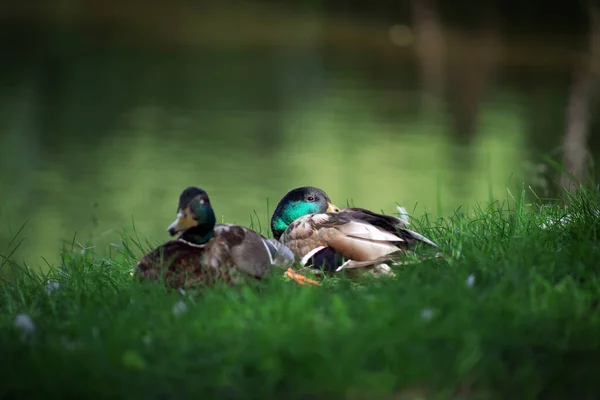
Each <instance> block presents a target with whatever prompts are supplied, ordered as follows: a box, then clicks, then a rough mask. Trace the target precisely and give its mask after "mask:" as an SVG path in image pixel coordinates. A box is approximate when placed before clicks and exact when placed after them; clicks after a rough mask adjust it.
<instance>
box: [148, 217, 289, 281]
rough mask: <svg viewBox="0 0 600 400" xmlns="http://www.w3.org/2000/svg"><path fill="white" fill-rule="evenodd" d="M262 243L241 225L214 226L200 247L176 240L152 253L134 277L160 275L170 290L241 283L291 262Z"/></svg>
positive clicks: (262, 238)
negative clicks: (210, 235) (213, 234)
mask: <svg viewBox="0 0 600 400" xmlns="http://www.w3.org/2000/svg"><path fill="white" fill-rule="evenodd" d="M263 240H264V241H267V239H266V238H264V237H263V236H262V235H260V234H258V233H257V232H254V231H252V230H250V229H247V228H244V227H242V226H238V225H227V224H222V225H216V226H215V236H214V237H213V238H212V239H211V240H209V241H208V243H206V244H205V245H203V246H201V245H196V244H193V245H192V244H190V243H188V242H186V241H183V240H181V239H177V240H172V241H169V242H167V243H165V244H163V245H162V246H160V247H158V248H156V249H154V250H152V251H151V252H149V253H148V254H147V255H146V256H144V257H143V258H142V259H141V260H140V262H139V263H138V265H137V267H136V275H138V276H140V277H143V278H146V279H148V280H156V279H159V278H160V277H161V276H163V277H164V279H165V281H166V282H167V285H168V286H170V287H173V288H178V287H190V286H192V285H196V284H202V285H211V284H212V283H214V282H215V281H222V282H224V283H229V284H242V283H246V282H247V281H248V280H252V278H260V277H262V276H263V275H264V274H265V273H266V272H267V271H268V270H269V268H270V267H272V266H273V265H275V264H277V266H278V267H284V266H285V265H288V264H291V263H293V256H292V255H291V253H289V250H288V253H289V254H286V253H285V249H283V251H281V252H279V253H277V252H275V251H273V245H272V244H271V248H270V247H269V245H268V244H266V243H265V242H264V241H263ZM282 247H283V246H280V247H279V248H278V249H277V250H281V249H282ZM290 257H291V260H290Z"/></svg>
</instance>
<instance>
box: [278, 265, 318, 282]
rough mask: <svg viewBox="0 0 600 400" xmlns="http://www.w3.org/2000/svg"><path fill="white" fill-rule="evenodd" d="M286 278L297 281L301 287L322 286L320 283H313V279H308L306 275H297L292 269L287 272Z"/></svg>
mask: <svg viewBox="0 0 600 400" xmlns="http://www.w3.org/2000/svg"><path fill="white" fill-rule="evenodd" d="M285 276H287V277H288V278H290V279H293V280H295V281H296V282H297V283H299V284H300V285H306V284H308V285H316V286H321V284H320V283H319V282H317V281H313V280H312V279H310V278H307V277H305V276H304V275H300V274H297V273H295V272H294V270H293V269H291V268H288V269H287V271H286V272H285Z"/></svg>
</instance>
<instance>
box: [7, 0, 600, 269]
mask: <svg viewBox="0 0 600 400" xmlns="http://www.w3.org/2000/svg"><path fill="white" fill-rule="evenodd" d="M473 4H475V5H473ZM553 4H554V3H552V2H545V3H543V5H542V6H540V5H533V2H531V5H529V3H528V2H516V1H512V2H511V1H502V2H500V1H486V0H482V1H479V2H476V3H473V2H444V1H433V0H410V1H403V0H396V1H371V2H367V1H352V0H348V1H344V2H341V1H337V0H336V1H333V0H307V1H300V0H297V1H291V0H277V1H274V0H272V1H244V2H242V1H233V0H219V1H203V2H199V1H191V0H189V1H185V0H170V1H162V0H161V1H158V0H144V1H137V0H120V1H116V0H54V1H52V2H50V1H47V0H43V1H42V0H40V1H31V0H24V1H20V2H2V4H1V5H0V30H1V34H0V58H1V62H0V71H1V73H0V85H1V86H0V87H1V90H0V166H1V174H0V193H1V202H0V240H1V242H0V244H1V245H0V254H4V256H6V255H7V254H8V253H9V252H10V250H9V249H11V248H14V247H15V243H16V242H11V240H12V239H13V237H14V236H15V235H16V234H17V232H19V229H20V228H21V227H22V226H23V224H24V223H25V222H27V223H26V225H25V227H24V228H23V230H22V231H21V232H20V233H19V240H21V239H22V240H23V242H22V244H21V245H20V246H19V248H18V250H17V251H16V253H15V254H14V255H12V258H13V260H15V261H19V260H24V261H25V262H26V263H27V265H30V266H31V267H32V268H34V267H43V266H44V265H45V263H46V261H47V262H49V263H56V262H58V260H59V251H60V248H61V246H62V243H63V241H65V240H66V241H67V242H71V241H72V239H73V237H74V235H76V240H77V242H78V243H80V244H81V245H83V246H85V245H90V246H96V247H97V251H99V252H101V253H102V252H105V251H106V249H107V248H108V245H109V244H110V243H118V242H119V241H120V235H121V233H122V232H123V231H125V232H129V233H131V232H132V231H133V227H134V225H135V229H136V230H137V231H138V233H139V234H140V235H142V237H144V238H147V239H148V240H150V241H152V242H156V243H158V242H160V241H164V240H166V239H168V235H167V233H166V227H167V226H168V225H169V223H170V222H171V221H172V220H173V219H174V218H175V212H176V206H177V200H178V196H179V194H180V192H181V190H182V189H184V188H185V187H186V186H189V185H197V186H201V187H202V188H204V189H205V190H207V192H208V193H209V195H210V197H211V201H212V203H213V206H214V208H215V211H216V213H217V216H218V219H219V220H224V221H226V222H232V223H239V224H243V225H249V224H250V223H251V220H252V221H253V223H254V227H255V228H256V229H259V226H258V225H256V221H257V219H258V220H259V221H260V222H261V224H262V229H263V232H267V231H266V227H267V226H268V221H269V217H270V215H271V212H272V211H273V209H274V206H275V205H276V203H277V202H278V200H279V199H280V198H281V197H282V196H283V195H284V194H285V193H286V192H287V191H288V190H290V189H292V188H294V187H298V186H303V185H314V186H318V187H321V188H322V189H324V190H326V191H327V192H328V193H329V194H330V196H331V198H332V199H333V201H334V202H335V203H337V204H338V205H340V206H343V205H346V204H347V203H350V204H355V205H357V206H362V207H366V208H369V209H372V210H375V211H381V210H383V211H385V212H388V213H392V212H395V208H394V207H395V203H399V204H402V205H404V206H405V207H406V208H407V209H408V210H409V212H411V213H412V212H414V213H416V214H417V215H421V214H423V213H424V212H428V213H431V214H433V215H434V216H435V215H449V214H451V213H452V212H453V211H454V210H456V208H457V207H459V206H462V207H464V208H469V207H472V206H474V205H475V204H477V203H487V202H489V201H491V200H494V199H505V198H506V194H507V188H508V189H510V190H513V191H514V190H518V189H519V188H521V187H523V185H525V187H528V186H531V187H532V188H533V189H534V190H535V192H536V193H537V194H538V195H539V196H541V197H544V196H547V197H550V196H556V195H557V194H558V193H559V190H560V188H561V187H567V188H571V187H572V186H571V182H572V181H574V182H577V181H581V180H586V179H590V177H593V176H595V171H596V170H597V166H595V165H594V163H593V162H592V161H593V159H594V156H596V155H598V154H599V152H600V141H599V140H598V138H597V135H595V134H594V133H596V132H597V131H598V129H599V126H598V121H597V119H595V118H594V117H595V115H596V112H595V111H596V110H597V109H598V107H597V105H596V102H595V96H594V94H595V91H596V88H597V80H598V79H597V78H598V75H599V70H600V67H599V63H600V56H599V54H600V18H599V16H598V15H599V14H598V10H597V9H595V8H594V7H593V6H592V5H591V4H588V3H585V2H571V3H569V2H561V3H558V2H557V3H556V4H557V5H553ZM555 164H556V165H562V166H564V168H565V170H566V172H568V173H569V174H570V175H567V174H565V173H564V172H563V171H561V170H560V169H559V168H557V167H555ZM45 260H46V261H45Z"/></svg>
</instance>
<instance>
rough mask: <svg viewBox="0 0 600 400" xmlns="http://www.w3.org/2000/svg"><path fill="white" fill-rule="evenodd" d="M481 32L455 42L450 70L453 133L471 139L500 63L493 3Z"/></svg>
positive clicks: (467, 139) (460, 137)
mask: <svg viewBox="0 0 600 400" xmlns="http://www.w3.org/2000/svg"><path fill="white" fill-rule="evenodd" d="M481 22H482V24H483V26H482V28H480V29H478V33H477V34H475V35H470V36H471V37H473V38H474V39H470V38H469V39H468V38H467V37H465V38H464V39H463V40H462V41H460V42H457V43H456V48H453V49H452V50H453V52H454V53H455V54H454V55H453V57H452V58H451V59H450V63H449V66H448V67H449V71H448V78H449V80H448V89H449V90H448V100H449V103H448V104H449V107H450V110H451V113H452V114H453V117H454V134H455V135H456V137H457V138H459V139H460V140H461V141H464V142H468V141H469V140H471V138H472V137H473V136H474V135H475V133H476V125H477V116H478V113H479V106H480V104H481V102H482V100H483V99H484V97H485V94H486V91H487V89H488V87H489V85H490V81H491V80H492V77H493V74H494V72H495V71H496V68H497V66H498V59H499V57H500V51H501V38H500V27H499V25H498V16H497V13H496V10H495V9H494V8H493V5H489V6H486V9H485V11H484V12H483V16H482V19H481Z"/></svg>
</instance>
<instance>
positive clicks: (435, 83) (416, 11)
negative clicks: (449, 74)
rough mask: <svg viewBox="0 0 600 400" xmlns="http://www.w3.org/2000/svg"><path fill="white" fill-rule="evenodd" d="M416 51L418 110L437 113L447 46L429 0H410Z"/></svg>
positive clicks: (441, 91) (433, 7)
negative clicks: (419, 97)
mask: <svg viewBox="0 0 600 400" xmlns="http://www.w3.org/2000/svg"><path fill="white" fill-rule="evenodd" d="M412 14H413V31H414V34H415V35H414V36H415V41H414V44H415V46H414V47H415V52H416V57H417V62H418V63H419V71H420V74H421V77H420V79H421V93H422V95H421V108H422V110H423V111H424V112H425V113H426V114H431V113H435V112H438V111H439V108H440V104H441V100H442V97H443V92H444V63H445V59H446V43H445V41H444V33H443V29H442V25H441V23H440V20H439V18H438V15H437V11H436V9H435V5H434V4H433V3H432V1H431V0H412Z"/></svg>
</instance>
